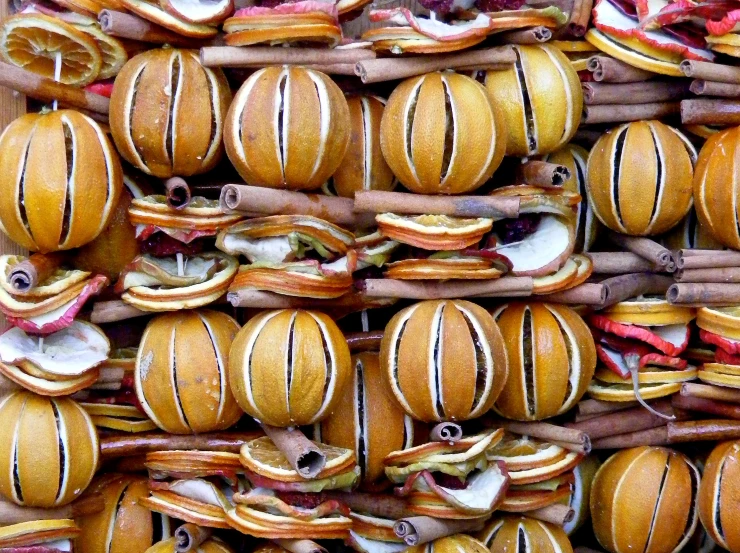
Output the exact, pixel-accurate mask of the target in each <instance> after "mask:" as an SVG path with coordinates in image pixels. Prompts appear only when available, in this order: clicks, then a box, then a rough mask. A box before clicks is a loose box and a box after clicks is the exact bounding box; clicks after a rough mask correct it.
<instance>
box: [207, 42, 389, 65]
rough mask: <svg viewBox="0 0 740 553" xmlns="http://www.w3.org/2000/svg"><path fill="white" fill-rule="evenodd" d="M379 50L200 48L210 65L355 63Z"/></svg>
mask: <svg viewBox="0 0 740 553" xmlns="http://www.w3.org/2000/svg"><path fill="white" fill-rule="evenodd" d="M375 57H376V56H375V52H373V51H372V50H369V49H364V48H355V49H348V50H339V49H331V48H273V47H271V46H250V47H249V48H240V47H237V46H209V47H205V48H201V49H200V62H201V63H202V64H203V65H204V66H206V67H267V66H268V65H316V64H334V63H351V64H355V63H357V62H359V61H362V60H369V59H374V58H375Z"/></svg>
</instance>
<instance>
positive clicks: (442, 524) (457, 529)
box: [393, 516, 485, 547]
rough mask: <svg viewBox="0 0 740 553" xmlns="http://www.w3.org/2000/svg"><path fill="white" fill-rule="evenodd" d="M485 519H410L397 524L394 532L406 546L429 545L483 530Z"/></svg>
mask: <svg viewBox="0 0 740 553" xmlns="http://www.w3.org/2000/svg"><path fill="white" fill-rule="evenodd" d="M484 521H485V519H471V520H453V519H450V520H445V519H439V518H432V517H424V516H422V517H408V518H404V519H401V520H399V521H397V522H396V524H395V525H394V526H393V531H394V532H395V533H396V536H398V537H399V538H402V539H403V541H404V542H405V543H406V545H409V546H412V547H413V546H415V545H421V544H424V543H429V542H431V541H434V540H436V539H438V538H443V537H445V536H451V535H453V534H460V533H465V532H474V531H477V530H481V529H482V528H483V523H484Z"/></svg>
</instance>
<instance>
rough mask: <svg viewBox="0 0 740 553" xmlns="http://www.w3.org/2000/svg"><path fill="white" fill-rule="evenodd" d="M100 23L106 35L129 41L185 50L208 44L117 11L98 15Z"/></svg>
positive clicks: (103, 12) (106, 11) (102, 11)
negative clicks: (183, 48) (167, 45)
mask: <svg viewBox="0 0 740 553" xmlns="http://www.w3.org/2000/svg"><path fill="white" fill-rule="evenodd" d="M98 22H99V23H100V28H101V29H102V31H103V32H104V33H105V34H107V35H111V36H116V37H119V38H127V39H129V40H138V41H141V42H149V43H151V44H170V45H171V46H179V47H185V48H197V47H198V46H201V45H203V44H207V43H208V41H205V40H198V39H195V38H188V37H186V36H183V35H180V34H177V33H175V32H174V31H170V30H169V29H165V28H164V27H161V26H159V25H156V24H154V23H151V22H150V21H147V20H146V19H142V18H141V17H137V16H135V15H132V14H129V13H123V12H118V11H115V10H101V11H100V13H99V14H98Z"/></svg>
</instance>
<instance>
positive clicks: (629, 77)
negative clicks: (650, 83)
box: [587, 55, 655, 83]
mask: <svg viewBox="0 0 740 553" xmlns="http://www.w3.org/2000/svg"><path fill="white" fill-rule="evenodd" d="M587 69H588V70H589V71H590V72H591V73H593V78H594V80H595V81H596V82H604V83H637V82H641V81H647V80H648V79H650V78H652V77H655V73H651V72H649V71H645V70H643V69H638V68H637V67H633V66H632V65H629V64H628V63H624V62H623V61H619V60H617V59H614V58H611V57H609V56H604V55H598V56H592V57H590V58H589V59H588V64H587Z"/></svg>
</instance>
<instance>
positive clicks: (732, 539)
mask: <svg viewBox="0 0 740 553" xmlns="http://www.w3.org/2000/svg"><path fill="white" fill-rule="evenodd" d="M739 479H740V455H739V454H738V442H737V441H730V442H724V443H721V444H719V445H718V446H717V447H715V448H714V450H712V453H711V454H710V455H709V457H708V458H707V462H706V464H705V465H704V474H703V475H702V479H701V483H700V485H699V503H698V505H699V518H700V519H701V522H702V524H703V525H704V528H705V529H706V530H707V533H708V534H709V536H710V537H711V538H712V539H713V540H714V541H715V542H717V543H718V544H720V546H721V547H723V548H725V549H728V550H729V551H732V552H733V553H736V552H737V551H740V526H739V525H738V524H737V508H736V506H737V504H738V502H739V501H740V487H739V486H738V484H737V483H738V482H739V481H740V480H739ZM718 498H719V501H718ZM717 519H719V521H720V523H721V526H722V533H721V534H720V532H719V528H718V527H717Z"/></svg>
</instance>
